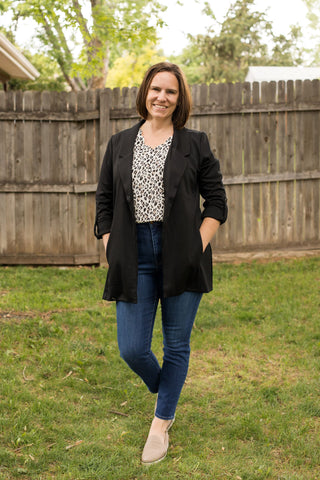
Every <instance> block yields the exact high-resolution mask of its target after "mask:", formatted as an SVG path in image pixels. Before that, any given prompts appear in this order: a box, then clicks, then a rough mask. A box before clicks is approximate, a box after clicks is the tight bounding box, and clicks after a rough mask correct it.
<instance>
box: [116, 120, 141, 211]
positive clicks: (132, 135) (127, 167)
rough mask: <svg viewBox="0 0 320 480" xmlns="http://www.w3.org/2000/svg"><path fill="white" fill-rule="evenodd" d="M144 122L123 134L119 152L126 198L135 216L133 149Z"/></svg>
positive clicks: (121, 176)
mask: <svg viewBox="0 0 320 480" xmlns="http://www.w3.org/2000/svg"><path fill="white" fill-rule="evenodd" d="M143 122H144V120H142V121H141V122H139V123H137V124H135V125H134V126H133V127H132V128H130V129H128V130H127V131H126V132H124V134H123V138H122V139H121V144H120V151H119V172H120V178H121V181H122V183H123V186H124V191H125V196H126V199H127V202H128V203H129V205H130V210H131V213H132V214H133V215H134V205H133V193H132V161H133V148H134V143H135V140H136V136H137V134H138V131H139V128H140V126H141V125H142V124H143Z"/></svg>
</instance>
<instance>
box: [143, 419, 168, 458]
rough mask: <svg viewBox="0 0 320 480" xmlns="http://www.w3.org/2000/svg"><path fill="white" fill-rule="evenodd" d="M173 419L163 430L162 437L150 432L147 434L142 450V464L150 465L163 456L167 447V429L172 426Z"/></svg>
mask: <svg viewBox="0 0 320 480" xmlns="http://www.w3.org/2000/svg"><path fill="white" fill-rule="evenodd" d="M173 422H174V419H173V420H171V422H170V423H169V425H168V427H167V430H166V431H165V435H164V438H163V436H162V435H155V434H151V435H149V436H148V438H147V441H146V444H145V446H144V449H143V452H142V458H141V461H142V463H143V465H152V464H154V463H158V462H161V460H163V459H164V458H165V456H166V455H167V452H168V448H169V434H168V430H169V428H170V427H171V426H172V424H173Z"/></svg>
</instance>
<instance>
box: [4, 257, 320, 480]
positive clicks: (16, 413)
mask: <svg viewBox="0 0 320 480" xmlns="http://www.w3.org/2000/svg"><path fill="white" fill-rule="evenodd" d="M105 274H106V271H105V269H103V268H64V269H62V268H51V267H48V268H29V267H2V268H0V335H1V336H0V368H1V374H0V479H1V480H2V479H5V480H11V479H19V480H20V479H21V480H24V479H25V480H28V479H32V480H51V479H57V480H58V479H64V480H66V479H71V480H82V479H83V480H84V479H89V480H96V479H99V480H105V479H106V480H113V479H114V480H129V479H130V480H134V479H152V480H157V479H165V480H167V479H169V480H171V479H190V480H191V479H192V480H193V479H210V480H229V479H232V480H266V479H268V480H269V479H270V480H318V479H320V379H319V374H320V328H319V327H320V325H319V324H320V322H319V320H320V257H319V258H318V257H316V258H309V259H300V260H287V261H279V262H272V263H265V264H260V263H251V264H241V265H230V264H218V265H215V266H214V290H213V292H211V293H210V294H207V295H205V296H204V298H203V300H202V303H201V306H200V310H199V314H198V316H197V320H196V325H195V328H194V330H193V333H192V355H191V362H190V369H189V375H188V378H187V382H186V385H185V387H184V390H183V392H182V395H181V399H180V403H179V406H178V410H177V416H176V422H175V424H174V426H173V428H172V429H171V431H170V449H169V453H168V456H167V458H166V459H165V460H164V461H163V462H161V463H159V464H157V465H154V466H151V467H149V468H147V467H143V466H142V465H141V464H140V455H141V451H142V448H143V445H144V442H145V439H146V436H147V433H148V429H149V424H150V422H151V419H152V416H153V409H154V401H155V398H154V396H152V395H151V394H150V393H149V392H148V391H147V389H146V388H145V386H144V385H143V384H142V382H141V381H140V379H139V378H137V377H136V376H135V375H134V374H133V373H132V372H131V371H130V370H129V368H128V367H127V366H126V365H125V364H124V362H123V361H122V360H121V359H120V358H119V354H118V349H117V343H116V319H115V305H114V304H113V303H106V302H103V301H102V300H101V295H102V289H103V285H104V279H105ZM160 331H161V329H160V319H159V318H157V323H156V327H155V334H154V350H155V351H156V352H157V353H158V354H159V355H160V354H161V350H162V346H161V335H160Z"/></svg>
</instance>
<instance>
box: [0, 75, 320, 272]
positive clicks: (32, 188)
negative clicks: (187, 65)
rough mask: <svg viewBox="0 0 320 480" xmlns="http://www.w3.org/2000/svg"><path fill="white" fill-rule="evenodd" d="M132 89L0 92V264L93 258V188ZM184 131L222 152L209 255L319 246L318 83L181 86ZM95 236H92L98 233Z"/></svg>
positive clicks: (96, 257)
mask: <svg viewBox="0 0 320 480" xmlns="http://www.w3.org/2000/svg"><path fill="white" fill-rule="evenodd" d="M136 93H137V90H136V89H135V88H132V89H128V88H125V89H123V90H122V91H121V92H120V90H119V89H115V90H108V89H106V90H99V91H89V92H81V93H78V94H75V93H51V92H42V93H41V92H24V93H23V92H0V263H1V264H97V263H100V262H101V263H102V262H103V261H104V254H103V252H102V251H101V246H100V245H99V242H98V241H97V240H95V238H94V236H93V223H94V213H95V190H96V184H97V179H98V175H99V170H100V166H101V160H102V156H103V153H104V151H105V148H106V144H107V141H108V139H109V138H110V136H111V135H112V134H113V133H115V132H118V131H119V130H121V129H123V128H126V127H129V126H131V125H132V124H134V123H135V122H136V121H137V119H138V117H137V114H136V113H135V97H136ZM192 96H193V103H194V107H193V112H192V116H191V118H190V120H189V122H188V126H189V127H190V128H195V129H199V130H204V131H205V132H206V133H207V134H208V136H209V140H210V144H211V147H212V150H213V151H214V153H215V154H216V156H217V157H218V158H219V159H220V161H221V167H222V171H223V174H224V182H225V185H226V189H227V195H228V201H229V212H230V213H229V219H228V221H227V223H226V224H225V225H224V226H223V227H222V228H221V229H220V230H219V232H218V235H217V237H216V239H215V242H214V243H215V245H214V247H215V249H216V250H217V251H220V252H230V251H242V252H244V251H248V250H262V249H270V248H272V249H278V248H297V247H298V248H319V246H320V208H319V207H320V205H319V198H320V82H319V81H318V80H316V81H315V80H314V81H304V82H301V81H296V82H292V81H289V82H278V83H275V82H271V83H262V84H258V83H254V84H253V85H251V84H249V83H243V84H212V85H210V86H206V85H197V86H194V87H192ZM100 243H101V242H100Z"/></svg>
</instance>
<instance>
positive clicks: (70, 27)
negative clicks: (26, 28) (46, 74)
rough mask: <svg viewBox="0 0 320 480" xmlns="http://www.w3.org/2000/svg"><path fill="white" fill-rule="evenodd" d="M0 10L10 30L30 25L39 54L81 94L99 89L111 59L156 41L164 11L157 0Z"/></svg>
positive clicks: (42, 3)
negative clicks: (8, 20) (9, 22)
mask: <svg viewBox="0 0 320 480" xmlns="http://www.w3.org/2000/svg"><path fill="white" fill-rule="evenodd" d="M5 8H6V9H7V10H9V11H11V12H12V18H13V28H17V27H18V26H19V22H20V20H22V19H25V18H28V19H32V20H33V21H34V22H35V24H36V26H37V28H36V36H37V38H38V39H39V40H40V43H41V45H42V47H43V53H45V54H47V55H48V56H49V57H50V58H51V59H52V60H54V61H55V62H56V63H57V64H58V65H59V68H60V70H61V72H62V75H63V77H64V79H65V81H66V83H67V84H68V85H69V87H70V88H71V89H72V90H85V89H87V88H103V87H104V86H105V82H106V78H107V75H108V70H109V67H110V63H111V62H112V59H113V58H114V56H115V55H116V54H117V53H118V54H119V52H123V51H128V52H132V51H137V50H138V49H140V48H141V47H142V46H143V45H144V44H145V42H146V41H147V40H149V41H153V42H155V41H156V27H157V26H161V25H162V24H163V22H162V21H161V20H160V17H159V15H160V12H162V11H163V10H164V8H165V7H163V6H161V5H160V3H159V2H158V1H157V0H120V1H114V0H90V1H89V0H6V2H5ZM150 19H152V21H153V23H152V24H151V23H150ZM76 52H78V54H77V53H76Z"/></svg>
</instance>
